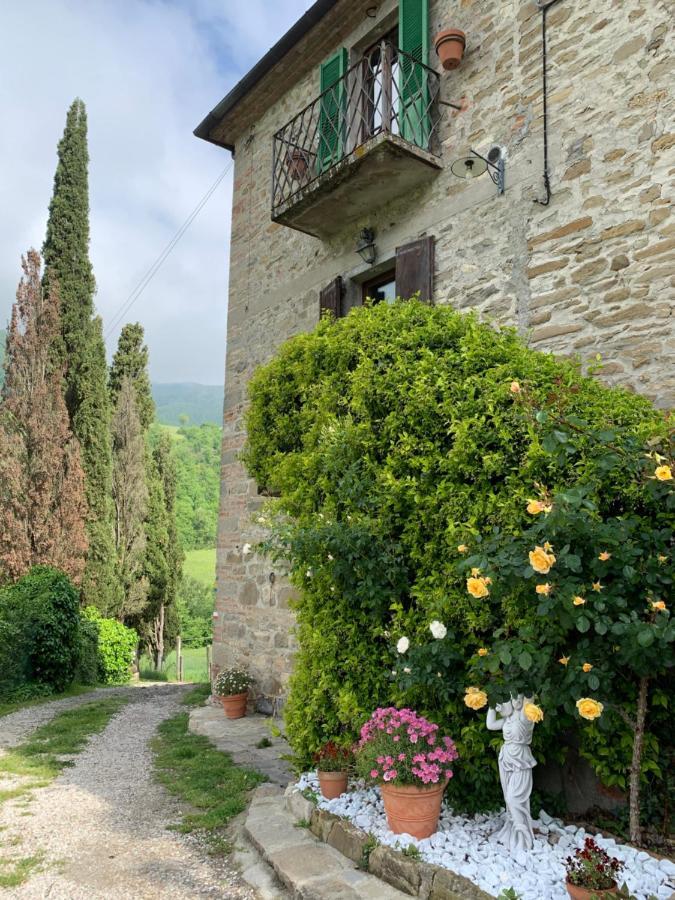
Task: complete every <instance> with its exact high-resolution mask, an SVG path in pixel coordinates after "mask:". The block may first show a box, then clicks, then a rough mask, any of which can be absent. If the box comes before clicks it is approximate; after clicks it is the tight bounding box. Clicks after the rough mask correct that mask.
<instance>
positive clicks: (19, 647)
mask: <svg viewBox="0 0 675 900" xmlns="http://www.w3.org/2000/svg"><path fill="white" fill-rule="evenodd" d="M0 621H1V622H2V629H3V630H4V631H5V636H4V639H3V641H2V643H3V650H2V651H1V657H0V660H1V662H2V667H3V680H5V684H6V686H7V687H10V688H11V687H19V686H20V685H21V684H25V683H26V682H35V683H38V684H42V685H46V686H48V687H49V688H52V689H53V690H55V691H63V690H65V688H66V687H68V685H70V684H71V683H72V681H73V679H74V677H75V673H76V670H77V664H78V660H79V652H80V616H79V595H78V592H77V590H76V588H75V587H74V586H73V584H72V583H71V581H70V580H69V578H68V576H67V575H64V574H63V572H59V571H58V570H56V569H52V568H50V567H49V566H34V567H33V568H32V569H31V570H30V571H29V572H28V573H27V574H26V575H24V576H23V577H22V578H20V579H19V580H18V581H17V582H16V583H15V584H13V585H9V586H8V587H4V588H2V589H1V590H0Z"/></svg>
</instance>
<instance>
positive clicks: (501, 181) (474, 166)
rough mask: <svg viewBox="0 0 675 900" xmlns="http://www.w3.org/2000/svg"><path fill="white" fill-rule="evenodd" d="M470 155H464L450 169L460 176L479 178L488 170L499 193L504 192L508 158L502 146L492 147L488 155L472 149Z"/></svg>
mask: <svg viewBox="0 0 675 900" xmlns="http://www.w3.org/2000/svg"><path fill="white" fill-rule="evenodd" d="M469 152H470V154H471V155H470V156H462V157H461V159H457V160H455V162H454V163H453V164H452V165H451V166H450V171H451V172H452V174H453V175H457V177H458V178H479V177H480V176H481V175H484V174H485V173H486V172H488V173H489V174H490V178H491V179H492V180H493V182H494V183H495V184H496V185H497V193H498V194H503V193H504V191H505V189H506V160H505V159H504V151H503V150H502V148H501V147H498V146H496V145H495V146H493V147H490V149H489V151H488V155H487V157H485V156H481V155H480V153H476V151H475V150H470V151H469Z"/></svg>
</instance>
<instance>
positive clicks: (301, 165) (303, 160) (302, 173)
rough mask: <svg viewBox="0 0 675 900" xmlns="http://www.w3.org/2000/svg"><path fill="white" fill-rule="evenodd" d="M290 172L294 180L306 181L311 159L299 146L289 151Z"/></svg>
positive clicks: (288, 163)
mask: <svg viewBox="0 0 675 900" xmlns="http://www.w3.org/2000/svg"><path fill="white" fill-rule="evenodd" d="M286 161H287V165H288V174H289V176H290V178H291V179H292V180H293V181H304V180H305V178H306V177H307V169H308V168H309V161H308V159H307V154H306V152H305V151H304V150H301V149H300V148H299V147H295V148H294V149H293V150H289V151H288V156H287V160H286Z"/></svg>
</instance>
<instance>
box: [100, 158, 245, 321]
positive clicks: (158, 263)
mask: <svg viewBox="0 0 675 900" xmlns="http://www.w3.org/2000/svg"><path fill="white" fill-rule="evenodd" d="M233 165H234V159H231V160H230V161H229V162H228V164H227V165H226V166H225V168H224V169H223V171H222V172H221V173H220V175H219V176H218V177H217V178H216V180H215V181H214V182H213V184H212V185H211V187H210V188H209V189H208V190H207V192H206V193H205V194H204V196H203V197H202V198H201V200H200V201H199V203H197V205H196V206H195V208H194V209H193V210H192V212H191V213H190V215H189V216H188V217H187V219H186V220H185V221H184V222H183V224H182V225H181V226H180V228H179V229H178V231H177V232H176V233H175V234H174V236H173V237H172V238H171V240H170V241H169V243H168V244H167V245H166V247H165V248H164V249H163V250H162V252H161V253H160V254H159V256H158V257H157V259H156V260H155V261H154V262H153V263H152V265H151V266H150V267H149V268H148V270H147V271H146V272H145V274H144V275H143V277H142V278H141V279H140V281H139V282H138V284H137V285H136V287H135V288H134V289H133V290H132V291H131V293H130V294H129V296H128V297H127V299H126V300H125V301H124V303H123V304H122V305H121V306H120V307H119V309H118V310H117V312H116V313H115V314H114V315H113V317H112V319H110V321H109V322H108V327H107V328H106V330H105V337H106V338H107V337H110V335H111V334H112V333H113V331H115V329H116V328H117V327H118V326H119V325H120V324H121V322H122V320H123V319H124V317H125V316H126V315H127V313H128V312H129V310H130V309H131V307H132V306H133V305H134V303H135V302H136V301H137V300H138V298H139V297H140V296H141V294H142V293H143V291H144V290H145V289H146V287H147V286H148V285H149V284H150V282H151V281H152V279H153V278H154V277H155V275H156V274H157V272H159V270H160V269H161V267H162V266H163V264H164V263H165V262H166V260H167V258H168V257H169V256H170V254H171V252H172V250H173V249H174V247H175V246H176V244H178V242H179V241H180V239H181V238H182V237H183V235H184V234H185V232H186V231H187V230H188V228H189V227H190V225H192V223H193V222H194V220H195V219H196V218H197V216H198V215H199V213H200V212H201V211H202V209H203V208H204V207H205V206H206V204H207V203H208V201H209V200H210V198H211V197H212V196H213V194H214V193H215V191H216V189H217V188H218V185H219V184H220V183H221V182H222V181H223V179H224V178H225V176H226V175H228V174H229V172H230V170H231V169H232V166H233Z"/></svg>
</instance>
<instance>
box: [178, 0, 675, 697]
mask: <svg viewBox="0 0 675 900" xmlns="http://www.w3.org/2000/svg"><path fill="white" fill-rule="evenodd" d="M400 2H401V3H410V2H412V0H400ZM420 2H422V0H420ZM672 12H673V10H672V4H671V3H670V2H669V0H650V2H648V3H647V2H645V0H593V2H591V3H588V2H586V3H577V2H575V0H554V2H553V3H549V4H548V9H547V10H546V12H545V13H544V12H543V11H542V9H541V7H540V6H539V5H538V3H537V2H534V0H428V20H427V21H426V23H425V25H426V27H427V28H428V36H429V57H428V60H429V66H430V67H431V68H433V69H435V71H436V72H437V73H438V75H439V77H438V81H437V83H438V85H439V91H440V95H439V96H440V100H441V101H442V104H441V105H440V106H438V107H437V110H438V115H439V119H438V129H437V133H436V137H437V143H436V145H435V156H434V159H433V160H431V161H429V160H427V159H425V158H424V157H425V155H424V152H423V150H421V149H420V148H418V147H413V148H412V150H411V148H410V147H408V149H407V151H406V152H407V154H408V156H407V161H406V159H404V161H403V162H402V163H401V160H400V158H399V157H401V158H402V157H405V156H406V153H405V152H402V153H401V154H398V152H397V148H396V147H393V149H392V147H389V148H388V150H387V148H385V150H387V152H388V155H387V154H386V153H385V155H383V156H378V153H379V150H378V149H377V148H375V149H374V150H373V152H372V153H371V159H370V161H369V163H368V165H369V168H368V169H367V171H366V168H365V167H366V164H365V163H363V168H361V169H360V168H359V167H360V166H361V163H362V160H361V156H363V155H367V153H366V151H367V150H368V148H367V146H366V148H365V149H364V148H357V149H356V152H355V153H352V154H351V158H350V160H349V161H348V164H345V165H341V166H340V167H339V168H340V170H341V174H340V177H339V178H336V179H334V183H333V184H331V183H330V177H331V176H332V174H333V173H331V172H328V171H327V172H326V173H322V176H321V177H320V178H319V179H318V180H317V184H316V185H312V187H311V188H310V189H308V190H307V191H306V192H305V195H306V197H307V196H309V194H311V192H312V191H314V190H316V192H317V198H319V199H318V200H317V203H318V202H319V200H321V202H323V203H324V207H323V213H321V207H320V205H319V206H316V207H315V211H316V209H319V213H318V214H317V215H315V221H314V225H312V226H311V227H312V228H315V231H318V232H320V234H319V236H318V237H317V236H313V235H310V234H306V233H303V232H302V231H299V230H296V227H293V225H294V224H295V225H296V226H297V225H298V223H299V224H300V225H303V224H306V221H308V219H307V218H306V217H305V218H303V217H302V215H301V214H300V212H302V210H300V212H298V209H295V210H294V202H295V201H294V200H293V198H291V202H290V204H287V205H286V207H285V209H284V211H283V212H282V217H283V216H284V215H286V213H287V212H288V209H290V213H289V218H287V219H285V222H286V223H285V224H284V222H280V221H276V222H275V221H273V220H272V216H271V208H272V191H273V187H274V185H273V180H272V178H271V173H272V168H273V162H274V158H273V153H274V145H275V140H274V136H275V134H277V133H278V132H279V130H280V129H283V128H284V126H286V125H287V123H289V122H291V120H293V119H294V117H296V116H297V115H298V114H299V113H300V112H301V111H302V110H303V109H305V108H306V107H307V106H308V104H311V103H312V101H313V100H314V99H315V98H317V97H318V95H319V94H320V92H321V86H322V83H321V74H320V73H321V64H322V63H323V62H324V61H325V60H327V59H329V58H331V56H334V55H335V53H336V51H338V50H339V49H340V48H345V49H346V60H347V62H346V65H347V66H349V65H350V64H352V63H353V62H354V61H355V60H357V59H359V58H360V56H361V55H362V54H363V52H364V50H365V49H366V48H367V47H369V46H371V45H372V44H374V43H376V42H377V41H379V39H380V38H381V37H382V36H383V35H384V34H391V33H392V28H393V29H395V28H396V25H397V18H398V13H399V6H398V2H397V0H381V2H379V3H377V4H376V3H375V2H374V3H373V4H372V5H370V6H369V5H368V4H366V3H365V2H362V0H319V2H317V3H315V5H314V6H313V7H312V8H311V9H310V10H309V11H308V13H307V14H306V15H305V16H304V17H303V19H302V20H300V22H299V23H298V24H297V25H296V26H295V27H294V29H292V31H291V32H289V34H288V35H287V36H286V37H285V38H283V39H282V41H281V42H280V43H279V44H278V45H277V46H276V47H275V48H272V50H271V51H270V53H269V54H268V55H267V56H266V57H265V58H264V59H263V60H262V61H261V63H260V64H258V66H256V68H255V69H254V70H252V72H251V73H249V75H248V76H247V77H246V78H245V79H244V81H243V82H242V83H240V85H238V86H237V87H236V88H235V89H234V90H233V91H232V92H231V94H230V95H228V96H227V97H226V98H225V99H224V100H223V101H222V102H221V104H219V106H218V107H216V108H215V109H214V110H213V112H212V113H211V114H209V116H208V117H207V118H206V119H205V120H204V122H203V123H202V124H201V125H200V126H199V128H198V129H197V131H196V133H197V134H198V135H199V136H200V137H203V138H206V139H207V140H211V141H212V142H214V143H216V144H220V145H221V146H224V147H227V148H228V149H231V150H233V152H234V156H235V169H234V201H233V209H232V243H231V256H230V287H229V307H228V333H227V364H226V378H225V410H224V434H223V450H222V487H221V507H220V520H219V532H218V566H217V602H216V614H217V615H216V617H215V618H214V662H215V664H216V665H218V666H224V665H229V664H234V663H240V664H244V665H246V666H248V667H250V669H251V670H252V671H253V673H254V675H255V676H256V677H257V679H258V683H259V685H260V688H261V693H262V695H263V696H264V697H266V698H268V699H271V698H276V697H281V696H282V695H283V693H284V690H285V684H286V681H287V678H288V675H289V672H290V670H291V666H292V657H293V637H292V627H293V621H292V613H291V612H290V611H289V608H288V604H289V600H290V599H291V588H290V587H289V586H288V584H287V583H286V582H285V581H284V579H283V577H282V576H281V575H280V573H279V572H278V571H275V570H274V568H273V566H272V564H271V563H270V561H269V560H266V559H264V558H262V557H260V556H258V555H256V554H255V553H250V554H247V553H244V552H243V548H244V546H245V545H246V544H247V543H248V544H251V545H255V543H256V542H258V541H259V540H261V539H262V538H263V535H264V530H263V527H262V525H261V524H259V523H258V522H257V519H258V517H259V516H260V510H261V507H262V504H263V501H264V498H262V497H261V496H260V494H259V493H258V489H257V486H256V484H255V483H253V482H252V481H251V479H249V478H248V477H247V475H246V473H245V471H244V470H243V467H242V466H241V464H240V463H239V461H238V454H239V451H240V450H241V448H242V446H243V444H244V441H245V434H244V429H243V424H242V417H243V412H244V409H245V405H246V389H247V383H248V381H249V378H250V376H251V373H252V372H253V370H254V369H255V368H256V367H257V366H258V365H259V364H260V363H263V362H265V361H266V360H268V359H269V358H270V357H271V356H272V354H273V353H274V352H275V350H276V348H277V347H278V346H279V344H280V343H281V342H282V341H284V340H285V339H286V338H288V337H289V336H291V335H293V334H295V333H297V332H300V331H305V330H308V329H311V328H313V327H314V325H315V324H316V323H317V321H318V319H319V316H320V307H321V299H320V298H321V297H322V296H323V298H324V306H325V305H326V297H328V305H331V303H333V304H334V303H335V302H337V304H338V312H342V313H344V312H346V311H347V309H348V308H349V307H350V306H351V305H354V304H355V303H360V302H361V298H362V295H363V285H364V283H372V282H371V281H370V280H371V279H373V278H375V280H377V276H380V279H382V278H386V277H387V273H388V272H393V273H395V274H394V275H393V276H392V277H397V276H398V274H399V266H398V265H397V262H398V261H400V259H399V260H397V248H398V250H399V256H400V253H401V250H402V249H403V250H405V248H412V249H413V250H414V249H415V248H416V247H417V248H420V247H421V248H422V250H421V252H422V253H423V254H424V253H425V252H426V254H427V256H426V259H427V263H426V265H427V268H426V270H425V271H424V272H423V273H422V274H423V277H422V282H421V285H420V289H421V290H423V291H424V289H425V287H424V286H428V290H429V293H430V294H431V296H430V297H428V298H425V299H430V300H431V301H432V302H434V303H449V304H452V305H453V306H454V307H456V308H458V309H460V310H464V309H466V310H468V309H474V310H477V311H478V312H479V314H480V315H481V316H482V317H485V318H488V319H491V320H493V321H495V322H498V323H506V324H513V325H516V326H517V327H518V328H519V329H520V331H521V332H522V333H523V335H525V336H526V337H527V339H528V340H529V342H530V344H531V346H532V347H535V348H537V349H540V350H546V351H551V352H553V353H556V354H565V355H578V356H579V357H580V358H581V360H582V361H585V362H589V361H590V362H593V363H594V364H595V363H596V362H597V356H598V354H600V355H601V358H602V364H603V365H602V368H601V370H600V373H599V376H598V377H602V378H603V379H606V380H607V381H610V382H612V383H618V384H624V385H628V386H630V387H631V388H633V389H634V390H636V391H639V392H640V393H643V394H645V395H646V396H647V397H649V398H651V399H652V400H653V401H654V402H655V403H656V404H657V405H659V406H662V407H666V406H670V405H671V404H672V400H673V396H674V395H675V374H674V371H673V359H674V356H675V335H674V322H675V318H674V314H673V294H674V291H673V287H674V286H675V223H674V221H673V217H672V212H671V207H672V197H673V175H674V173H675V130H674V125H673V122H674V120H675V117H674V112H675V104H674V103H673V94H672V84H673V59H672V56H671V57H669V56H668V50H667V48H668V45H669V40H670V41H672V32H671V29H672V21H673V15H672ZM544 18H545V30H546V42H545V47H546V67H545V68H546V78H547V89H546V104H547V116H546V125H547V128H546V131H547V140H548V169H549V173H550V200H549V202H548V203H546V202H545V201H546V199H547V197H546V186H545V181H544V89H543V73H544V53H543V50H544V42H543V39H542V28H543V25H544V21H543V20H544ZM444 28H457V29H461V30H462V31H464V32H465V33H466V50H465V53H464V58H463V60H462V62H461V65H460V66H459V67H458V68H457V69H455V70H453V71H447V72H446V71H443V70H442V68H441V66H440V64H439V62H438V59H437V56H436V54H435V52H434V47H433V40H432V38H433V35H434V34H436V33H437V32H438V31H440V30H441V29H444ZM395 34H396V32H395V31H394V35H395ZM402 66H403V63H402V62H399V69H400V68H402ZM430 78H431V76H430ZM349 102H351V101H349ZM446 103H452V104H454V106H448V105H444V104H446ZM455 107H459V108H458V109H457V108H455ZM316 108H317V107H316V105H315V107H314V109H316ZM319 115H325V110H324V111H323V113H322V111H321V108H320V106H319ZM322 127H323V126H322V125H319V128H322ZM285 133H288V132H285ZM404 137H405V135H404ZM408 137H410V135H408ZM386 141H387V139H386V138H385V143H386ZM397 142H398V143H400V135H398V136H396V135H394V136H392V137H391V140H390V141H389V143H390V144H391V145H394V144H396V143H397ZM492 145H498V146H500V147H502V148H503V154H504V158H505V161H506V190H505V192H504V193H503V194H502V195H499V194H498V193H497V189H496V187H495V185H494V184H493V182H492V180H491V179H490V178H489V177H488V175H487V174H486V175H485V176H483V177H481V178H476V179H470V180H469V179H462V178H458V177H456V175H454V174H453V173H452V171H451V166H452V164H453V163H454V162H455V161H456V160H458V159H459V158H461V157H464V156H466V155H467V154H468V153H469V150H470V149H471V148H472V149H474V150H476V151H478V153H480V154H481V155H485V154H486V151H487V150H488V148H490V147H491V146H492ZM398 149H400V147H399V148H398ZM404 149H405V148H404ZM347 151H349V147H345V148H344V152H345V153H346V152H347ZM368 152H369V151H368ZM278 162H279V161H278V160H277V163H278ZM408 162H409V164H410V169H411V171H412V168H415V169H416V174H415V175H413V176H412V178H411V179H408V180H406V179H407V177H408V176H407V174H406V173H408V174H410V173H409V172H408V170H407V169H406V165H407V163H408ZM305 163H306V159H305V161H304V162H303V161H302V160H301V164H302V165H304V164H305ZM285 164H286V165H289V162H288V158H287V159H286V161H285ZM278 174H279V173H278ZM416 179H417V180H416ZM321 182H326V184H322V183H321ZM319 195H320V196H319ZM357 201H358V202H357ZM542 201H544V202H542ZM313 202H314V201H313V200H312V198H311V197H309V199H306V198H305V199H304V200H303V201H302V203H299V202H298V203H296V206H301V207H303V204H304V206H308V208H309V210H310V214H309V218H310V219H311V212H312V203H313ZM303 209H304V207H303ZM355 211H356V212H355ZM296 214H297V217H296V218H295V220H294V219H293V216H294V215H296ZM303 215H304V213H303ZM278 217H279V216H277V218H278ZM317 222H318V224H317ZM364 227H367V228H370V229H372V231H373V232H374V241H375V246H376V251H377V258H376V262H375V264H373V265H368V264H367V263H364V262H363V260H362V258H361V256H360V255H359V254H357V252H356V251H355V243H356V241H357V239H358V237H359V233H360V231H361V229H362V228H364ZM414 242H419V243H418V244H415V243H414ZM402 271H403V270H402ZM404 275H405V272H404ZM336 279H339V281H336ZM408 280H409V279H408ZM408 280H407V281H406V284H407V283H408ZM413 282H414V277H413ZM336 284H337V286H338V288H340V286H341V290H339V291H338V294H337V295H336V294H335V293H333V294H331V290H330V288H331V286H332V287H333V289H334V290H335V289H336V288H335V286H336ZM396 287H397V288H398V287H399V285H398V284H397V286H396ZM326 291H327V293H326ZM322 292H323V295H322ZM397 292H398V293H400V290H398V291H397ZM336 296H337V300H336Z"/></svg>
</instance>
